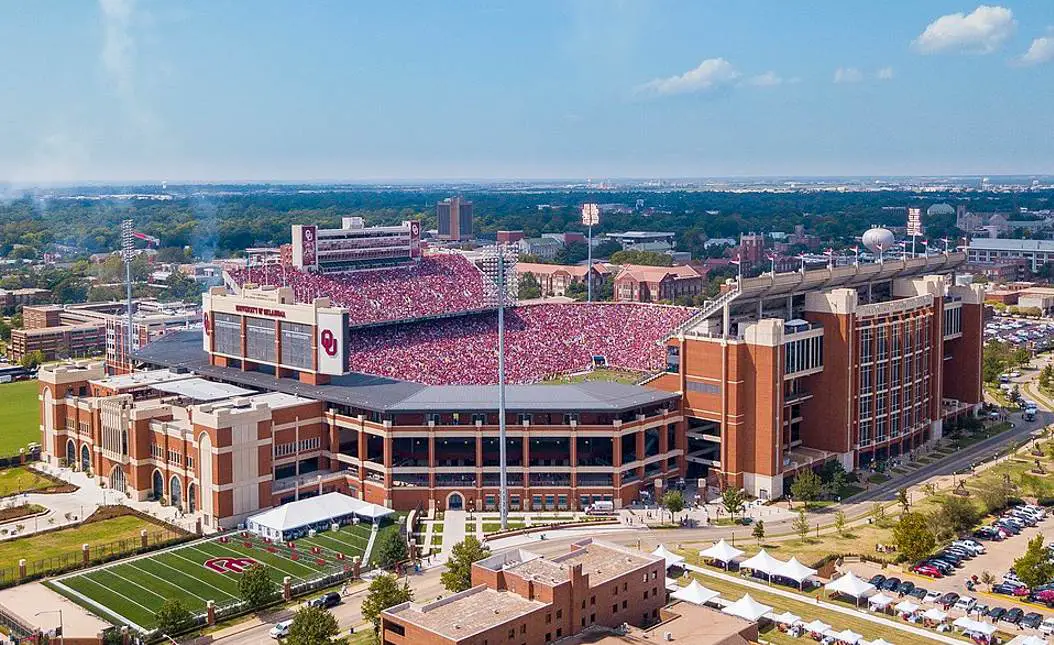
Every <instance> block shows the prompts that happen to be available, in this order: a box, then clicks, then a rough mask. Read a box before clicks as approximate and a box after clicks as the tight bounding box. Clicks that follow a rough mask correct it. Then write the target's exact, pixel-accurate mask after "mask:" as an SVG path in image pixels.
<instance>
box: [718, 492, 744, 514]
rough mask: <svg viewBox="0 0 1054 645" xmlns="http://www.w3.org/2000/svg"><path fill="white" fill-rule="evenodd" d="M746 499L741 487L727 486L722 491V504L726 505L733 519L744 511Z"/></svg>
mask: <svg viewBox="0 0 1054 645" xmlns="http://www.w3.org/2000/svg"><path fill="white" fill-rule="evenodd" d="M745 501H746V499H745V495H744V494H743V490H742V489H740V488H726V489H725V490H724V492H723V493H721V504H723V505H724V507H725V510H726V511H728V514H729V515H731V516H732V519H736V513H741V512H743V506H744V503H745Z"/></svg>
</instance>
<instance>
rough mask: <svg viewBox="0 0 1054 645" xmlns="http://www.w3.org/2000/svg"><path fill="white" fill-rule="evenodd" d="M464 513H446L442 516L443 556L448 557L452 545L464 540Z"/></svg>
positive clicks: (465, 516)
mask: <svg viewBox="0 0 1054 645" xmlns="http://www.w3.org/2000/svg"><path fill="white" fill-rule="evenodd" d="M467 517H468V514H467V513H466V512H465V511H446V513H444V515H443V549H442V553H443V555H447V556H449V555H450V552H451V551H452V550H453V549H454V545H455V544H457V543H458V542H461V541H462V540H464V539H465V520H466V519H467Z"/></svg>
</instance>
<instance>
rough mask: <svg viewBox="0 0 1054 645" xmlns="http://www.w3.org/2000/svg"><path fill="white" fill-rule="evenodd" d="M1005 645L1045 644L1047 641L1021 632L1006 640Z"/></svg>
mask: <svg viewBox="0 0 1054 645" xmlns="http://www.w3.org/2000/svg"><path fill="white" fill-rule="evenodd" d="M1006 645H1047V641H1046V639H1043V638H1040V637H1039V636H1031V635H1029V636H1026V635H1024V634H1021V635H1019V636H1015V637H1014V638H1013V639H1012V640H1010V641H1008V642H1007V644H1006Z"/></svg>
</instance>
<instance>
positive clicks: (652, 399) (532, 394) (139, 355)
mask: <svg viewBox="0 0 1054 645" xmlns="http://www.w3.org/2000/svg"><path fill="white" fill-rule="evenodd" d="M201 333H202V332H201V330H188V331H176V332H170V333H168V334H165V335H164V336H161V337H160V338H158V339H157V340H155V341H153V342H151V343H149V344H148V345H146V347H143V348H142V349H140V350H139V351H138V352H136V353H135V358H136V360H139V361H142V362H144V363H147V364H150V365H155V366H159V367H167V368H169V369H185V370H188V371H192V372H195V373H196V374H199V375H201V376H205V377H208V378H212V379H216V380H219V381H224V382H227V383H234V384H236V385H241V386H245V387H250V388H253V389H257V390H263V391H267V390H270V391H276V392H285V393H287V394H295V395H297V396H302V397H306V398H310V399H315V400H319V401H326V402H329V403H333V404H336V405H347V406H351V407H356V408H364V409H367V410H373V411H376V412H430V411H443V410H482V411H489V410H497V409H498V388H497V386H496V385H436V386H428V385H421V384H420V383H411V382H408V381H398V380H395V379H388V378H382V377H379V376H371V375H368V374H359V373H355V372H351V373H348V374H344V375H343V376H334V377H332V379H331V380H330V383H329V384H327V385H311V384H310V383H302V382H300V381H298V380H296V379H291V378H275V377H274V376H271V375H270V374H264V373H263V372H243V371H242V370H240V369H236V368H232V367H220V366H218V365H210V364H209V359H208V355H207V354H206V353H205V351H204V349H202V342H201ZM505 392H506V408H507V409H508V410H509V411H510V412H535V411H537V412H621V411H623V410H630V409H633V408H638V407H642V406H646V405H652V404H655V403H660V402H662V401H667V400H670V399H676V398H677V397H678V395H677V394H676V393H673V392H664V391H661V390H655V389H652V388H647V387H640V386H637V385H626V384H623V383H610V382H600V381H593V382H588V383H577V384H573V385H509V386H507V387H506V391H505Z"/></svg>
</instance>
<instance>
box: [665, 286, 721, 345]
mask: <svg viewBox="0 0 1054 645" xmlns="http://www.w3.org/2000/svg"><path fill="white" fill-rule="evenodd" d="M739 293H740V291H739V284H735V285H733V287H732V288H731V289H729V290H728V291H726V292H724V293H722V294H721V295H719V296H718V297H716V298H714V299H713V300H707V301H706V302H704V303H703V306H702V307H700V308H699V311H698V312H697V313H696V314H695V315H693V316H692V317H691V318H689V319H688V320H686V321H684V322H683V323H681V324H680V325H677V326H676V327H675V328H674V329H673V331H671V332H670V333H669V334H667V335H666V338H664V339H663V340H662V343H663V344H665V343H666V341H668V340H669V339H671V338H673V337H674V336H677V335H679V334H681V333H684V332H685V331H687V330H689V329H691V328H692V327H695V326H696V325H698V324H699V323H700V322H702V321H704V320H706V319H707V318H709V317H710V316H713V315H714V314H715V313H717V312H719V311H721V309H723V308H724V306H725V305H727V304H729V303H731V302H732V301H733V300H735V299H736V298H738V297H739Z"/></svg>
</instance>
